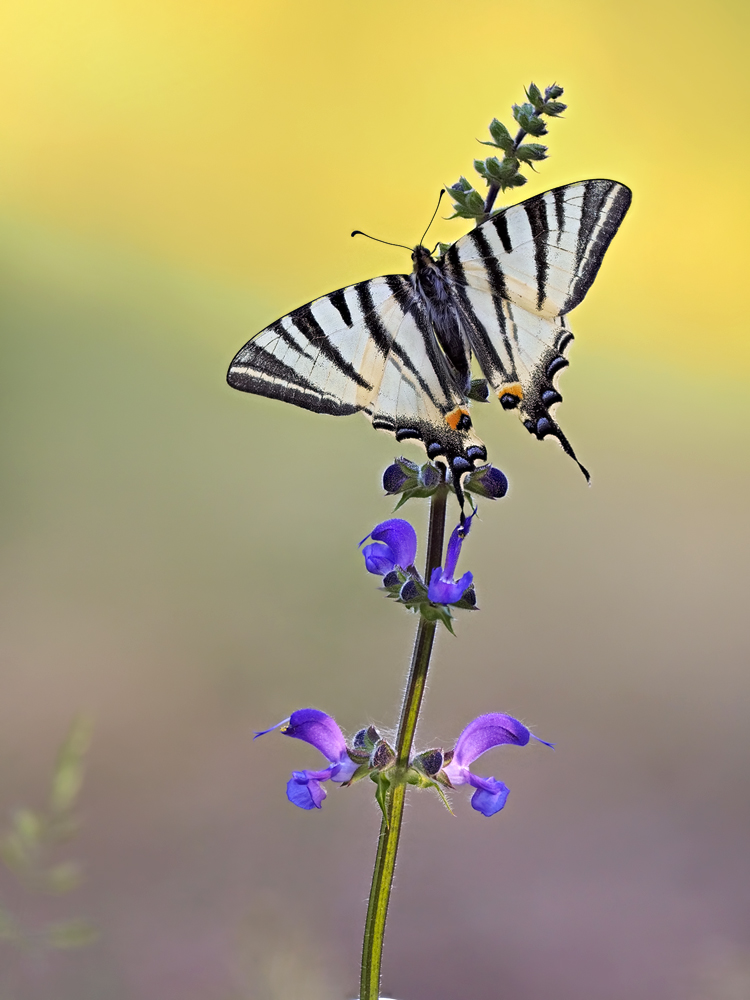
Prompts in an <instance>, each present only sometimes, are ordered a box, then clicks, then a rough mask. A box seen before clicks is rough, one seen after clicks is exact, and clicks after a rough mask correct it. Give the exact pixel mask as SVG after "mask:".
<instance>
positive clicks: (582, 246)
mask: <svg viewBox="0 0 750 1000" xmlns="http://www.w3.org/2000/svg"><path fill="white" fill-rule="evenodd" d="M613 192H614V193H613ZM631 199H632V194H631V192H630V189H629V188H626V187H625V186H624V185H622V184H617V183H615V182H614V181H588V183H587V184H586V189H585V192H584V196H583V205H582V215H581V225H580V229H579V231H578V241H577V255H576V256H577V268H576V270H577V274H576V278H575V280H574V281H573V283H572V286H571V289H570V294H569V295H568V299H567V301H566V302H565V305H564V306H563V309H562V310H561V311H562V312H569V311H570V310H571V309H574V308H575V307H576V306H577V305H578V304H579V303H580V302H581V301H582V300H583V297H584V296H585V294H586V292H587V291H588V290H589V288H591V285H592V284H593V281H594V278H596V276H597V274H598V272H599V268H600V267H601V264H602V260H603V259H604V254H605V253H606V251H607V248H608V247H609V244H610V243H611V242H612V238H613V237H614V235H615V233H616V232H617V230H618V228H619V226H620V223H621V222H622V220H623V218H624V216H625V213H626V212H627V210H628V208H629V207H630V202H631ZM597 227H598V229H597ZM594 234H595V235H594Z"/></svg>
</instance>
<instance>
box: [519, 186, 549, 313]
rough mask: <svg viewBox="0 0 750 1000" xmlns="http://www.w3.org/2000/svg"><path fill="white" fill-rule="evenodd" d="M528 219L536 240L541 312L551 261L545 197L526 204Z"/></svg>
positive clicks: (538, 294) (537, 277)
mask: <svg viewBox="0 0 750 1000" xmlns="http://www.w3.org/2000/svg"><path fill="white" fill-rule="evenodd" d="M523 207H524V208H525V209H526V218H527V219H528V220H529V226H530V227H531V234H532V236H533V238H534V264H535V265H536V307H537V309H539V310H540V311H541V308H542V306H543V305H544V300H545V298H546V297H547V276H548V274H549V261H548V258H547V237H548V236H549V222H548V221H547V205H546V203H545V201H544V196H539V197H537V198H532V199H531V200H530V201H527V202H525V203H524V206H523Z"/></svg>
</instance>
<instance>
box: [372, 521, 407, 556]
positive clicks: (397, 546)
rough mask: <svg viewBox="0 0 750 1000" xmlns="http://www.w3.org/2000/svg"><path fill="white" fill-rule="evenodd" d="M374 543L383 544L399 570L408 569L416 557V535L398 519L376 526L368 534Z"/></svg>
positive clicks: (405, 522)
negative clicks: (389, 550) (390, 553)
mask: <svg viewBox="0 0 750 1000" xmlns="http://www.w3.org/2000/svg"><path fill="white" fill-rule="evenodd" d="M370 537H371V538H372V540H373V541H374V542H385V544H386V545H387V546H388V548H389V549H391V551H392V552H393V558H394V560H395V562H396V565H397V566H400V567H401V569H408V568H409V566H412V565H413V564H414V560H415V559H416V557H417V533H416V531H415V530H414V528H412V526H411V525H410V524H409V522H408V521H404V520H403V519H402V518H400V517H392V518H390V520H388V521H383V522H382V523H381V524H378V525H376V526H375V527H374V528H373V529H372V531H371V532H370Z"/></svg>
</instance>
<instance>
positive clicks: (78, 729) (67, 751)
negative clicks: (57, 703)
mask: <svg viewBox="0 0 750 1000" xmlns="http://www.w3.org/2000/svg"><path fill="white" fill-rule="evenodd" d="M90 743H91V722H90V721H89V720H88V719H84V718H83V717H78V718H77V719H74V720H73V725H72V726H71V727H70V732H69V733H68V736H67V739H66V740H65V742H64V743H63V745H62V747H61V748H60V752H59V754H58V757H57V765H56V767H55V773H54V775H53V778H52V788H51V790H50V809H51V810H52V812H56V813H61V812H67V811H68V810H69V809H71V808H72V806H73V805H74V803H75V800H76V798H77V797H78V793H79V792H80V790H81V785H82V784H83V762H84V758H85V756H86V751H87V750H88V748H89V744H90Z"/></svg>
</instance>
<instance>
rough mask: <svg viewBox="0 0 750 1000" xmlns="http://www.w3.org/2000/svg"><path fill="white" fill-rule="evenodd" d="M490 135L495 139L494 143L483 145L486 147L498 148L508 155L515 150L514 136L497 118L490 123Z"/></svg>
mask: <svg viewBox="0 0 750 1000" xmlns="http://www.w3.org/2000/svg"><path fill="white" fill-rule="evenodd" d="M489 128H490V135H491V136H492V138H493V140H494V141H493V142H485V143H482V145H484V146H497V148H498V149H504V150H505V152H506V153H509V152H510V151H511V149H513V136H512V135H511V134H510V132H509V131H508V130H507V128H506V127H505V126H504V125H503V123H502V122H501V121H498V120H497V118H493V119H492V121H491V122H490V126H489Z"/></svg>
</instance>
